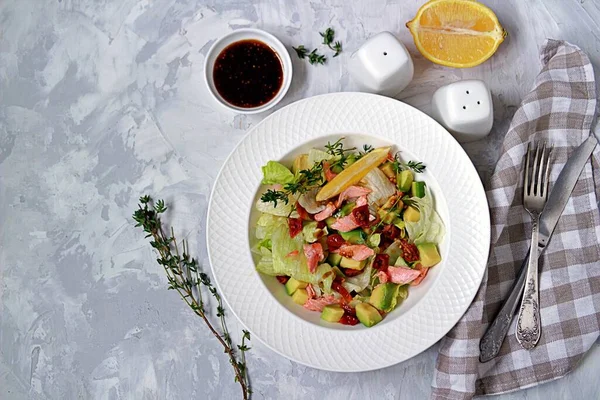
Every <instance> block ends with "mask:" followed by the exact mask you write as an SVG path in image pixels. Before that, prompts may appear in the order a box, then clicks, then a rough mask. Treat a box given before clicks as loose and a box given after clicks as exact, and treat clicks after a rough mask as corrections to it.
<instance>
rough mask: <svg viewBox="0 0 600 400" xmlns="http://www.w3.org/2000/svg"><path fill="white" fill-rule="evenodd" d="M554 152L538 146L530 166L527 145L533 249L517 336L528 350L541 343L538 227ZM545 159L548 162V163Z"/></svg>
mask: <svg viewBox="0 0 600 400" xmlns="http://www.w3.org/2000/svg"><path fill="white" fill-rule="evenodd" d="M550 150H551V149H549V150H548V154H546V144H545V143H544V145H543V146H542V150H541V156H540V146H539V145H538V146H536V149H535V158H534V159H533V164H532V166H531V171H530V167H529V157H530V155H531V153H532V152H530V151H529V146H527V159H526V162H525V181H524V184H523V206H524V207H525V210H526V211H527V212H528V213H529V215H530V216H531V222H532V226H531V246H530V249H529V251H530V253H529V263H528V264H527V278H526V280H525V292H524V293H523V299H522V300H521V308H520V310H519V316H518V317H517V329H516V333H515V336H516V337H517V341H518V342H519V344H521V346H522V347H523V348H525V349H528V350H529V349H532V348H534V347H535V345H536V344H537V343H538V341H539V340H540V336H541V333H542V325H541V320H540V307H539V304H540V296H539V291H538V224H539V221H540V214H541V213H542V209H543V208H544V205H545V204H546V199H547V198H548V173H549V171H550ZM544 156H545V157H546V161H545V162H544Z"/></svg>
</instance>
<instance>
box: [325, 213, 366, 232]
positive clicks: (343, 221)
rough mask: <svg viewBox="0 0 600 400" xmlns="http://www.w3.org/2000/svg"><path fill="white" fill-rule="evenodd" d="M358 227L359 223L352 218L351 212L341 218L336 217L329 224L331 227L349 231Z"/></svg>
mask: <svg viewBox="0 0 600 400" xmlns="http://www.w3.org/2000/svg"><path fill="white" fill-rule="evenodd" d="M358 227H359V225H358V223H357V221H356V219H354V216H353V215H352V214H350V215H347V216H345V217H342V218H338V219H337V220H336V221H335V222H334V223H333V224H332V225H331V228H332V229H335V230H338V231H340V232H350V231H351V230H353V229H356V228H358Z"/></svg>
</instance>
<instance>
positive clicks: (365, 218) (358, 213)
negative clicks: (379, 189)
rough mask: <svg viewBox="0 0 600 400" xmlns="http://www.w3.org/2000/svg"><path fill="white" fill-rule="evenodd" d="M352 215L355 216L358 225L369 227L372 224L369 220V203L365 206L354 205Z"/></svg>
mask: <svg viewBox="0 0 600 400" xmlns="http://www.w3.org/2000/svg"><path fill="white" fill-rule="evenodd" d="M352 217H354V221H355V222H356V223H357V224H358V226H360V227H361V228H368V227H369V226H370V225H371V221H369V205H368V204H365V205H364V206H360V207H354V209H353V210H352Z"/></svg>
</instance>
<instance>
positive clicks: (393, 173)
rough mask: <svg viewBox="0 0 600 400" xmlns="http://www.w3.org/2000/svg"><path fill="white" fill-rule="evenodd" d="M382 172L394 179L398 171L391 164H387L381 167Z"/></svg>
mask: <svg viewBox="0 0 600 400" xmlns="http://www.w3.org/2000/svg"><path fill="white" fill-rule="evenodd" d="M379 169H380V170H381V172H383V173H384V174H385V176H387V177H388V178H394V177H395V176H396V171H394V166H393V165H392V163H391V162H389V161H388V162H386V163H385V164H383V165H382V166H381V167H379Z"/></svg>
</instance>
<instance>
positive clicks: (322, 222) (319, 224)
mask: <svg viewBox="0 0 600 400" xmlns="http://www.w3.org/2000/svg"><path fill="white" fill-rule="evenodd" d="M326 226H327V224H326V223H325V221H319V222H317V228H319V229H323V228H325V227H326Z"/></svg>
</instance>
